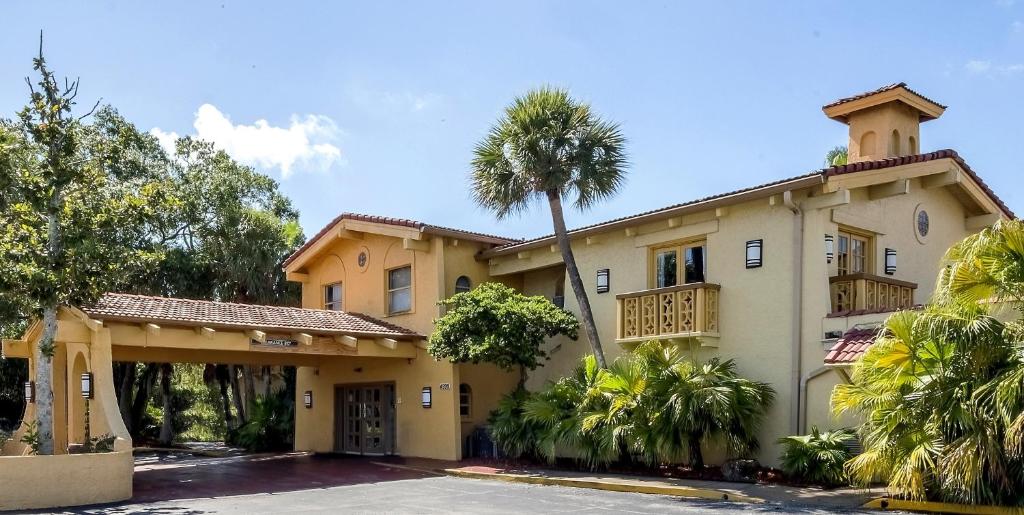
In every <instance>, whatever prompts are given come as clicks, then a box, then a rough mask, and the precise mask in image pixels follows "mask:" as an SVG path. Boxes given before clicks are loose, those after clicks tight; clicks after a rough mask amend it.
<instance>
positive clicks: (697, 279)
mask: <svg viewBox="0 0 1024 515" xmlns="http://www.w3.org/2000/svg"><path fill="white" fill-rule="evenodd" d="M685 253H686V256H685V259H686V271H685V272H684V273H685V281H686V283H687V284H690V283H702V282H704V271H705V270H706V269H707V268H706V263H705V260H704V246H703V245H701V246H700V247H687V248H686V250H685Z"/></svg>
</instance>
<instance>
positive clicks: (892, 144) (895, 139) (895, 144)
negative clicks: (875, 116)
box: [889, 129, 900, 156]
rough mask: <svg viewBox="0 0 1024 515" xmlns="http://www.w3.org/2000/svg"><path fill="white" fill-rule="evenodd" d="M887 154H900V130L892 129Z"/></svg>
mask: <svg viewBox="0 0 1024 515" xmlns="http://www.w3.org/2000/svg"><path fill="white" fill-rule="evenodd" d="M889 155H891V156H898V155H900V131H898V130H896V129H893V130H892V134H891V135H890V136H889Z"/></svg>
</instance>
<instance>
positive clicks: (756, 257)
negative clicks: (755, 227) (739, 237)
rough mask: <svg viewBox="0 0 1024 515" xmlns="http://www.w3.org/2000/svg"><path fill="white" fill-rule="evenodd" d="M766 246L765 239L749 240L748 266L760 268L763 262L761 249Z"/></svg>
mask: <svg viewBox="0 0 1024 515" xmlns="http://www.w3.org/2000/svg"><path fill="white" fill-rule="evenodd" d="M763 248H764V240H750V241H748V242H747V268H760V266H761V264H762V260H761V250H762V249H763Z"/></svg>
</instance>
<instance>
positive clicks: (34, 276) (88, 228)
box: [0, 39, 161, 454]
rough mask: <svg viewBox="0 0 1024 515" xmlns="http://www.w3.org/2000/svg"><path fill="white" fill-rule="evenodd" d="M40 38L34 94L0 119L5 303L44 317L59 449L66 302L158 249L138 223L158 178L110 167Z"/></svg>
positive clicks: (43, 372) (45, 369) (74, 89)
mask: <svg viewBox="0 0 1024 515" xmlns="http://www.w3.org/2000/svg"><path fill="white" fill-rule="evenodd" d="M41 43H42V39H40V52H39V56H38V57H36V58H35V59H33V69H34V70H35V71H37V72H38V74H39V78H38V82H36V83H35V85H32V83H31V81H27V82H29V83H30V95H31V98H30V102H29V105H28V106H27V107H25V108H24V109H23V110H21V111H20V112H19V113H18V115H17V116H16V118H14V119H5V120H3V121H0V134H2V136H0V187H2V188H3V189H2V190H0V199H2V200H0V206H2V207H3V208H4V209H3V213H2V215H0V216H2V217H3V219H2V223H0V306H2V307H3V310H4V311H5V312H6V313H7V314H10V313H12V312H18V313H24V314H29V315H32V316H37V317H41V318H42V323H43V332H42V336H41V339H40V341H39V345H38V346H37V348H36V351H35V363H36V377H35V382H36V399H37V404H36V414H37V423H38V433H39V452H40V453H41V454H52V453H53V390H52V385H51V373H52V364H51V359H52V356H53V353H54V336H55V335H56V331H57V310H58V308H59V306H60V305H62V304H66V305H75V306H77V305H84V304H89V303H92V302H94V301H95V300H96V299H97V298H98V297H99V295H101V294H102V293H103V292H104V291H106V290H107V288H109V287H110V286H111V284H112V283H113V282H114V281H116V280H117V279H118V278H120V277H124V276H126V275H132V274H136V270H138V269H140V268H145V267H146V266H148V265H149V264H151V263H152V262H153V261H154V260H155V258H157V257H158V256H157V255H156V254H154V253H151V252H147V251H146V250H141V249H139V247H138V245H137V243H138V241H140V240H141V239H142V237H143V235H142V234H141V230H140V229H139V228H141V227H143V226H145V222H146V220H147V219H148V218H150V217H151V216H152V215H153V212H154V211H153V208H154V207H156V206H157V205H159V197H160V195H161V189H160V185H159V184H157V183H153V182H151V181H149V180H148V178H147V177H139V176H137V175H135V174H134V173H133V170H122V169H119V168H117V167H113V166H110V163H109V162H108V161H107V160H106V159H105V158H106V157H107V156H106V154H105V153H104V152H103V150H104V149H103V148H102V147H98V146H96V145H95V142H96V139H97V138H96V134H95V131H94V130H92V128H91V127H89V126H88V125H86V124H84V123H83V122H82V120H83V118H84V117H85V116H88V115H89V114H91V112H92V111H90V112H87V113H85V114H84V115H82V116H78V117H76V116H74V115H72V110H73V107H74V105H75V97H76V96H77V94H78V82H77V81H75V82H68V81H65V83H64V85H63V86H61V85H60V84H59V83H58V82H57V79H56V77H55V75H54V73H53V72H52V71H50V69H49V68H48V66H47V63H46V60H45V59H44V57H43V53H42V44H41Z"/></svg>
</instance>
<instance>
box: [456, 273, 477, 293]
mask: <svg viewBox="0 0 1024 515" xmlns="http://www.w3.org/2000/svg"><path fill="white" fill-rule="evenodd" d="M471 289H473V282H472V281H470V280H469V277H466V276H464V275H460V276H459V278H458V279H456V280H455V293H465V292H467V291H469V290H471Z"/></svg>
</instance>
